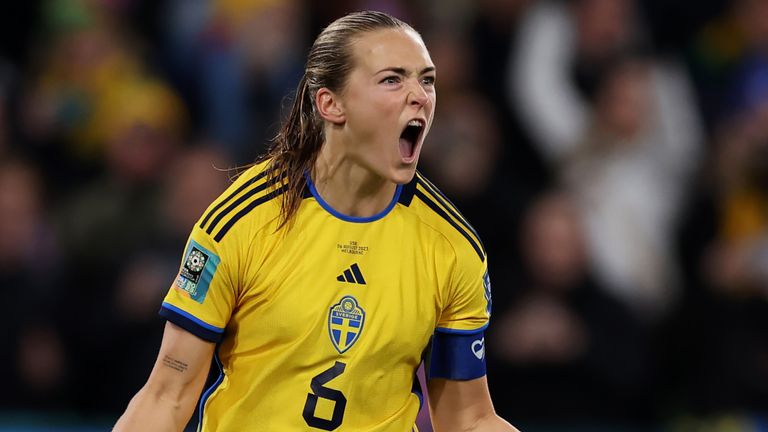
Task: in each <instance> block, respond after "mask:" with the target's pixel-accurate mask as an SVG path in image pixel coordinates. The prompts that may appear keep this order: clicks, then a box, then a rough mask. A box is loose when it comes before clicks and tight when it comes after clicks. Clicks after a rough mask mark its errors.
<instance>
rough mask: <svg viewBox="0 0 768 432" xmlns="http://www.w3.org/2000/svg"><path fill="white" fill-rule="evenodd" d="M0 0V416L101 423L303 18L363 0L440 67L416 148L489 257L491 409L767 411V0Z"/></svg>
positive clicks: (741, 417)
mask: <svg viewBox="0 0 768 432" xmlns="http://www.w3.org/2000/svg"><path fill="white" fill-rule="evenodd" d="M0 8H1V9H0V32H1V34H2V36H1V37H0V294H1V295H2V298H1V299H0V320H1V322H0V336H1V337H0V340H2V345H3V351H2V356H0V370H2V375H3V378H2V380H1V381H0V382H2V392H0V430H71V431H79V430H105V429H107V428H108V427H109V425H111V424H112V423H113V422H114V421H115V419H116V418H117V416H118V415H119V413H120V412H121V411H122V410H123V409H124V407H125V405H126V404H127V402H128V400H129V399H130V397H131V396H132V395H133V394H134V393H135V392H136V391H137V390H138V388H139V387H140V386H141V385H142V384H143V382H144V380H145V379H146V377H147V375H148V372H149V370H150V368H151V365H152V363H153V360H154V357H155V354H156V350H157V348H158V346H159V340H160V337H161V332H162V327H163V321H162V320H161V319H160V318H159V317H158V316H157V310H158V306H159V303H160V299H161V298H162V296H163V294H164V292H165V291H166V290H167V288H168V286H169V284H170V282H171V281H172V278H173V275H174V273H175V271H176V268H177V266H178V262H179V259H180V253H181V251H182V249H183V244H184V242H185V239H186V236H187V233H188V231H189V229H190V227H191V226H192V224H193V223H194V221H195V219H196V218H197V217H198V216H199V215H200V213H201V212H202V210H203V209H204V208H205V206H206V205H207V203H208V202H209V201H210V200H211V199H213V198H214V197H215V196H216V195H217V194H218V193H219V192H220V191H221V190H222V189H223V188H224V187H225V185H226V184H227V181H228V174H229V173H228V172H227V171H226V169H225V168H229V167H234V166H237V165H241V164H244V163H248V162H249V161H250V160H252V158H253V157H254V156H255V155H257V154H259V153H260V152H261V151H263V149H264V145H265V144H264V143H266V142H267V140H268V139H269V138H270V137H271V136H272V135H273V134H274V133H275V130H276V124H277V123H276V122H277V119H278V118H279V115H280V107H281V106H282V105H283V97H284V95H286V94H287V93H289V92H290V90H291V89H293V87H294V86H295V83H296V82H297V81H298V78H299V77H300V74H301V71H302V62H303V58H304V56H305V53H306V51H307V47H308V45H309V44H310V43H311V40H312V38H313V37H314V36H315V35H316V34H317V33H318V31H319V30H320V29H321V28H322V27H323V26H324V25H325V24H327V23H328V22H330V21H331V20H332V19H333V18H335V17H338V16H340V15H341V14H343V13H345V12H348V11H352V10H357V9H363V8H371V9H379V10H384V11H388V12H390V13H393V14H394V15H396V16H398V17H401V18H403V19H405V20H406V21H408V22H411V23H413V24H414V26H415V27H416V28H417V29H419V30H420V31H421V32H422V34H423V36H424V38H425V40H426V42H427V45H428V47H429V48H430V49H431V52H432V55H433V60H434V62H435V63H436V65H437V68H438V80H437V86H438V92H437V93H438V95H439V98H438V99H439V103H438V105H437V106H438V108H437V114H436V116H437V117H436V122H435V125H434V127H433V130H432V133H431V135H430V136H429V138H428V141H427V146H426V148H425V150H424V153H423V156H422V161H421V165H420V168H421V170H422V171H423V172H425V173H426V174H427V175H428V176H429V177H430V178H431V179H432V180H433V181H434V182H435V183H437V184H438V185H439V186H440V187H441V188H442V189H443V191H444V192H445V193H447V194H448V195H449V196H451V197H452V198H453V199H454V202H455V203H456V204H457V205H458V206H459V208H461V209H462V210H463V211H464V214H465V216H467V217H468V218H469V220H470V221H471V222H472V223H473V225H474V226H475V228H476V229H477V231H478V232H479V233H480V235H481V237H482V238H483V239H484V241H485V244H486V247H487V249H488V251H489V254H490V272H491V279H492V283H493V292H494V300H493V306H494V313H493V319H492V325H491V327H490V329H489V331H488V334H487V339H488V351H487V352H488V356H489V357H488V362H489V377H490V383H491V392H492V394H493V397H494V401H495V405H496V409H497V411H498V412H499V413H500V414H502V415H503V416H504V417H506V418H507V419H508V420H510V421H511V422H513V423H514V424H516V425H519V426H520V427H521V428H522V429H523V430H529V431H561V430H563V431H671V432H678V431H679V432H687V431H695V432H709V431H712V432H721V431H722V432H731V431H733V432H740V431H745V432H746V431H765V430H768V418H767V417H766V414H768V307H767V306H768V304H767V303H766V299H767V298H768V2H766V1H765V0H733V1H725V0H699V1H694V0H646V1H642V2H640V1H637V2H635V1H632V0H570V1H557V0H552V1H544V0H541V1H535V0H478V1H472V0H443V1H440V0H433V1H427V0H411V1H396V0H378V1H376V0H370V1H353V0H345V1H336V2H332V1H323V2H312V1H309V0H304V1H301V0H210V1H204V0H163V1H140V0H49V1H28V2H5V3H4V4H3V6H2V7H0ZM214 167H216V168H219V169H214ZM265 397H268V395H265ZM420 424H421V425H422V430H427V431H428V430H430V427H429V425H428V423H427V421H426V419H425V417H424V416H420Z"/></svg>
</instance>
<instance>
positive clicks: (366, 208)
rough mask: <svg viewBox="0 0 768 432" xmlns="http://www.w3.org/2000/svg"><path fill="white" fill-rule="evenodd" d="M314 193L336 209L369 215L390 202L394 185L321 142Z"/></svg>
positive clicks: (382, 209)
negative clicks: (315, 191)
mask: <svg viewBox="0 0 768 432" xmlns="http://www.w3.org/2000/svg"><path fill="white" fill-rule="evenodd" d="M312 181H313V183H314V184H315V189H316V190H317V193H318V194H320V196H321V197H322V198H323V200H324V201H325V202H326V203H328V205H330V206H331V207H332V208H333V209H334V210H336V211H337V212H339V213H341V214H344V215H347V216H352V217H371V216H374V215H376V214H378V213H381V212H382V211H384V209H386V208H387V206H388V205H389V204H390V203H391V202H392V197H393V196H394V194H395V189H396V188H397V185H396V184H395V183H393V182H391V181H389V180H387V179H385V178H383V177H381V176H379V175H377V174H375V173H373V172H372V171H371V170H370V169H368V168H366V167H364V166H362V165H360V164H359V163H358V162H356V161H354V160H352V159H350V158H348V157H347V156H346V155H345V154H344V153H343V152H338V151H334V146H333V145H332V144H329V143H328V142H326V143H324V144H323V147H322V150H321V151H320V154H319V155H318V157H317V161H316V162H315V166H314V169H313V171H312Z"/></svg>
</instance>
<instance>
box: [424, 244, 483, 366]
mask: <svg viewBox="0 0 768 432" xmlns="http://www.w3.org/2000/svg"><path fill="white" fill-rule="evenodd" d="M454 268H455V271H454V273H453V275H452V278H451V285H450V291H449V296H448V298H447V300H448V301H447V303H446V304H445V305H444V308H443V311H442V314H441V316H440V319H439V320H438V325H437V328H436V329H435V334H434V335H433V337H432V345H431V350H430V355H429V359H428V361H429V366H428V368H427V374H428V377H429V378H446V379H451V380H470V379H475V378H479V377H481V376H484V375H485V373H486V368H485V335H484V331H485V328H486V327H488V322H489V319H490V315H491V281H490V278H489V276H488V267H487V260H485V259H484V260H482V261H481V260H478V259H477V257H476V256H473V257H471V258H467V259H463V260H462V259H459V260H457V262H456V265H455V267H454Z"/></svg>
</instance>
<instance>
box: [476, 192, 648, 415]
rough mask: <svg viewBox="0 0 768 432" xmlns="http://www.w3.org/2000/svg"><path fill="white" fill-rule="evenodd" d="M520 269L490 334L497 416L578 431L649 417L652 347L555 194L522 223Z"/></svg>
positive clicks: (576, 216)
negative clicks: (596, 268)
mask: <svg viewBox="0 0 768 432" xmlns="http://www.w3.org/2000/svg"><path fill="white" fill-rule="evenodd" d="M520 230H521V232H522V235H521V239H522V243H521V249H522V252H521V256H522V258H523V265H524V272H523V276H522V277H521V279H520V280H519V281H518V282H517V283H515V284H514V285H513V287H514V289H515V291H514V293H513V295H512V298H511V300H510V301H509V305H508V307H506V308H499V307H497V302H494V306H495V310H496V311H497V312H496V314H495V319H494V322H495V325H494V326H492V328H491V331H492V333H491V334H490V335H489V338H492V339H493V343H492V346H494V347H496V348H495V349H494V350H493V351H491V352H490V355H491V357H490V360H492V363H491V366H492V370H493V371H494V375H495V378H496V379H502V380H503V381H504V382H506V383H507V384H506V385H505V386H504V387H500V388H497V389H496V393H495V394H494V398H495V401H496V408H497V410H498V411H499V412H500V413H507V415H509V416H511V417H514V418H519V419H521V420H526V421H533V420H538V421H540V422H545V423H548V424H554V425H557V424H560V425H568V426H569V427H576V425H577V424H578V423H579V422H581V423H584V422H586V421H588V420H595V419H599V420H600V421H603V422H605V421H612V420H617V419H622V420H627V419H633V418H643V417H646V418H647V417H648V416H649V414H648V411H647V402H648V400H646V397H647V391H648V390H649V383H648V378H649V365H648V360H649V357H648V352H647V344H646V342H645V338H644V335H643V333H642V331H641V327H640V325H639V322H638V321H637V320H635V319H634V315H633V314H631V313H629V311H628V309H627V308H626V307H625V306H624V305H622V304H621V303H620V302H618V301H617V300H615V299H614V298H613V297H612V296H611V295H610V294H608V293H607V292H605V290H604V289H603V288H602V287H601V286H600V285H599V283H597V282H596V281H595V279H594V278H592V277H591V275H590V269H589V255H588V252H587V249H586V246H585V243H584V241H585V239H584V231H583V228H582V220H581V217H580V213H579V210H578V208H577V207H576V206H575V204H574V202H573V201H572V199H571V198H570V197H569V196H568V195H566V194H565V193H564V192H561V191H551V192H548V193H545V194H543V195H541V196H540V197H539V198H538V199H537V200H535V201H534V202H533V203H532V204H531V206H530V207H529V208H528V210H527V211H526V213H525V216H524V220H523V223H522V225H521V226H520Z"/></svg>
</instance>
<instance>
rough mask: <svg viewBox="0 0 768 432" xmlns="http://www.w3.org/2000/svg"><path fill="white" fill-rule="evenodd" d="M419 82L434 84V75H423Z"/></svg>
mask: <svg viewBox="0 0 768 432" xmlns="http://www.w3.org/2000/svg"><path fill="white" fill-rule="evenodd" d="M421 83H422V84H424V85H428V86H432V85H435V77H434V76H432V75H429V76H425V77H424V78H422V79H421Z"/></svg>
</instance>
